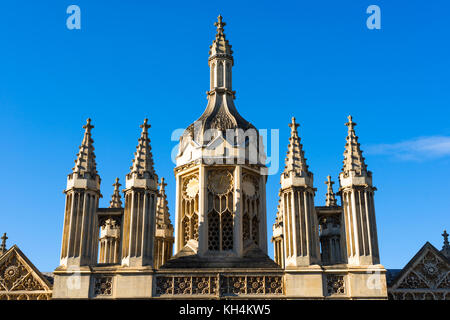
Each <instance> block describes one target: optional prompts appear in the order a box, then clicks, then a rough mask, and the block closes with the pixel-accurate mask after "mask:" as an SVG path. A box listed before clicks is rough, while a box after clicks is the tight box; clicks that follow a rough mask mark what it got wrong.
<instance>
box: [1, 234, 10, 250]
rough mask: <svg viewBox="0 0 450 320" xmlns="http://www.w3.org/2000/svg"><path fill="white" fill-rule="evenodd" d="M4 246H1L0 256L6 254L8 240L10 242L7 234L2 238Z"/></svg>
mask: <svg viewBox="0 0 450 320" xmlns="http://www.w3.org/2000/svg"><path fill="white" fill-rule="evenodd" d="M1 239H2V244H1V246H0V254H4V253H5V252H6V240H8V237H7V236H6V232H5V233H4V234H3V236H2V237H1Z"/></svg>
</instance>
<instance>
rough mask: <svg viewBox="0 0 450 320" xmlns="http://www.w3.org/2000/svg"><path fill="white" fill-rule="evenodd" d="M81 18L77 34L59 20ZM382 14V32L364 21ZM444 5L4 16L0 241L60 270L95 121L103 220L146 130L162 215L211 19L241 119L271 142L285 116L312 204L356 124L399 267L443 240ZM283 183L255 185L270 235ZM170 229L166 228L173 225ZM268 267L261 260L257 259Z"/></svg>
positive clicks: (25, 5)
mask: <svg viewBox="0 0 450 320" xmlns="http://www.w3.org/2000/svg"><path fill="white" fill-rule="evenodd" d="M71 4H76V5H78V6H80V8H81V30H68V29H67V28H66V18H67V16H68V15H67V14H66V8H67V7H68V6H69V5H71ZM371 4H377V5H379V6H380V8H381V30H369V29H367V27H366V19H367V17H368V14H366V8H367V7H368V6H369V5H371ZM449 11H450V4H449V2H448V1H444V0H443V1H432V2H431V1H425V0H420V1H411V0H410V1H401V0H397V1H378V0H371V1H350V0H348V1H320V2H314V1H292V2H289V1H265V0H258V1H233V0H229V1H220V2H219V1H179V2H177V1H171V2H164V1H137V0H134V1H133V0H130V1H111V0H108V1H100V0H97V1H82V0H72V1H61V0H59V1H49V0H41V1H31V0H29V1H22V0H17V1H2V2H1V3H0V40H1V43H2V48H1V50H0V61H1V63H0V119H1V123H2V132H3V135H2V138H1V139H0V150H2V156H1V157H0V168H1V171H0V172H1V181H2V183H1V184H0V194H1V210H0V221H1V222H0V226H1V227H0V232H8V236H9V237H10V240H9V242H8V244H9V245H12V244H13V243H15V244H17V245H19V247H20V248H21V249H22V250H23V251H24V252H25V254H26V255H27V256H28V257H29V258H30V259H31V261H32V262H33V263H35V264H36V266H37V267H38V268H39V269H40V270H41V271H51V270H53V269H54V268H55V267H57V266H58V264H59V255H60V244H61V236H62V223H63V212H64V195H63V193H62V191H63V189H64V188H65V184H66V176H67V174H68V173H69V172H70V171H71V168H72V167H73V164H74V160H75V154H76V152H77V151H78V146H79V145H80V142H81V139H82V132H83V130H82V128H81V127H82V125H83V124H84V123H85V119H86V118H87V117H91V118H92V121H93V124H94V125H95V129H94V130H93V136H94V140H95V143H94V145H95V148H96V155H97V163H98V171H99V174H100V175H101V178H102V194H103V199H101V206H107V205H108V202H109V200H110V197H111V193H112V190H113V188H112V186H111V185H112V183H113V182H114V179H115V177H116V176H117V177H119V178H120V179H121V180H122V181H123V180H124V176H125V174H126V173H127V172H128V170H129V167H130V165H131V159H132V157H133V152H134V151H135V147H136V144H137V139H138V137H139V132H140V128H139V125H140V124H141V123H142V121H143V119H144V118H145V117H148V118H149V121H150V123H151V125H152V128H151V129H150V137H151V140H152V148H153V155H154V158H155V162H156V170H157V173H158V175H159V176H160V177H162V176H163V177H165V178H166V179H167V183H168V187H167V189H168V190H167V191H168V198H169V199H168V200H169V206H170V209H171V214H172V216H173V215H174V210H173V209H174V200H175V198H174V182H175V181H174V176H173V168H174V164H173V163H172V162H171V160H170V154H171V150H172V149H173V147H174V146H175V145H176V142H173V141H171V140H170V137H171V134H172V131H173V130H174V129H177V128H184V127H186V126H187V125H189V124H190V123H191V122H193V121H194V120H195V119H197V117H198V116H199V115H200V114H201V113H202V112H203V109H204V107H205V106H206V96H205V91H206V90H208V89H209V69H208V64H207V59H208V48H209V45H210V44H211V42H212V40H213V38H214V32H215V28H214V26H213V23H214V21H215V19H216V17H217V15H218V14H219V13H221V14H222V15H223V17H224V21H225V22H226V23H227V26H226V27H225V31H226V34H227V38H228V39H229V40H230V43H231V44H232V46H233V50H234V58H235V66H234V69H233V87H234V90H236V92H237V95H236V96H237V98H236V100H235V102H236V105H237V108H238V110H239V111H240V113H241V114H242V115H243V116H244V117H245V118H246V119H247V120H249V121H251V122H252V123H253V124H254V125H255V126H256V127H257V128H261V129H280V146H281V150H280V163H281V167H282V166H283V163H282V162H283V161H284V160H283V158H284V155H285V153H286V147H287V144H288V135H289V128H288V126H287V124H288V123H289V121H290V117H291V116H295V117H296V118H297V121H298V122H299V123H300V124H301V126H300V128H299V130H300V135H301V138H302V142H303V144H304V150H305V152H306V157H307V159H308V165H309V167H310V169H311V170H312V172H313V173H314V177H315V186H316V187H317V188H318V191H317V196H316V205H323V204H324V197H325V196H324V195H325V184H324V181H325V179H326V176H327V175H328V174H330V175H331V176H332V177H333V179H334V180H335V181H336V180H337V176H338V174H339V172H340V169H341V165H342V160H343V151H344V145H345V137H346V127H345V126H344V123H345V122H346V120H347V118H346V117H347V115H348V114H350V113H351V114H352V115H353V117H354V120H355V122H357V123H358V126H357V127H356V132H357V134H358V135H359V137H360V142H361V145H362V149H363V150H364V151H366V152H365V153H364V155H365V156H366V161H367V164H368V167H369V170H371V171H372V172H373V177H374V184H375V185H376V187H377V188H378V191H377V193H376V195H375V205H376V214H377V225H378V237H379V245H380V254H381V261H382V263H383V264H384V265H385V266H386V267H387V268H401V267H403V266H404V265H405V264H406V263H407V262H408V260H409V259H410V258H411V257H412V256H413V255H414V254H415V253H416V252H417V250H418V249H419V248H420V247H421V246H422V245H423V244H424V243H425V242H426V241H430V242H431V243H432V244H434V245H435V246H436V247H438V248H439V249H440V248H441V247H442V237H441V233H442V231H443V229H444V228H447V229H449V228H450V223H449V222H450V220H449V218H448V217H449V213H450V211H449V201H448V199H449V187H448V185H449V181H450V121H449V119H450V111H449V105H450V94H449V88H450V80H449V79H450V77H449V74H450V60H449V57H450V45H449V41H448V34H449V31H450V30H449V29H450V27H449V24H448V12H449ZM278 188H279V173H278V174H276V175H274V176H270V177H269V180H268V184H267V211H268V232H269V238H270V235H271V225H272V223H273V221H274V216H275V210H276V205H277V193H278ZM172 219H173V217H172ZM269 248H270V254H271V255H272V245H271V244H270V245H269Z"/></svg>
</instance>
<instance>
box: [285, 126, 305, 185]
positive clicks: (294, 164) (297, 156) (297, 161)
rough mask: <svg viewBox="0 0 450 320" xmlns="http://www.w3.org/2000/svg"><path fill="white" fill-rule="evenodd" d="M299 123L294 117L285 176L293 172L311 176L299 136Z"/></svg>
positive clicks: (299, 175) (297, 175) (294, 174)
mask: <svg viewBox="0 0 450 320" xmlns="http://www.w3.org/2000/svg"><path fill="white" fill-rule="evenodd" d="M298 126H299V124H298V123H296V122H295V118H294V117H292V121H291V123H289V127H290V128H291V136H290V138H289V145H288V151H287V154H286V160H285V163H286V165H285V167H284V171H283V175H284V176H285V177H287V176H289V175H290V174H292V175H293V176H296V177H305V176H310V175H311V173H310V172H309V171H308V165H307V164H306V158H305V152H304V151H303V145H302V144H301V142H300V137H299V136H298V132H297V127H298Z"/></svg>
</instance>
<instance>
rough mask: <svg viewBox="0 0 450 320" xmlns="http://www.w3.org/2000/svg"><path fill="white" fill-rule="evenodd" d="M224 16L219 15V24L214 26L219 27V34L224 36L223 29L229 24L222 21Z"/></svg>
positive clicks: (215, 23)
mask: <svg viewBox="0 0 450 320" xmlns="http://www.w3.org/2000/svg"><path fill="white" fill-rule="evenodd" d="M222 19H223V18H222V16H221V15H220V14H219V16H218V17H217V22H214V25H215V26H216V27H217V33H219V34H222V33H223V27H225V26H226V25H227V24H226V23H225V22H223V21H222Z"/></svg>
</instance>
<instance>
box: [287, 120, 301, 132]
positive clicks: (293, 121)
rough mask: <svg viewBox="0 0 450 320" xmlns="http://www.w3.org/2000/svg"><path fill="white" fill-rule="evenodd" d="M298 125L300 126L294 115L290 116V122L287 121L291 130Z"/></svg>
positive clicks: (295, 128)
mask: <svg viewBox="0 0 450 320" xmlns="http://www.w3.org/2000/svg"><path fill="white" fill-rule="evenodd" d="M298 126H300V125H299V124H298V123H296V122H295V117H292V118H291V123H289V127H290V128H291V130H292V131H295V130H297V128H298Z"/></svg>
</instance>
